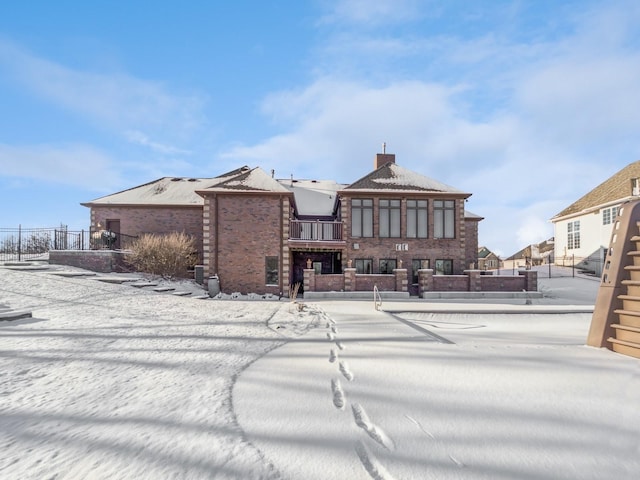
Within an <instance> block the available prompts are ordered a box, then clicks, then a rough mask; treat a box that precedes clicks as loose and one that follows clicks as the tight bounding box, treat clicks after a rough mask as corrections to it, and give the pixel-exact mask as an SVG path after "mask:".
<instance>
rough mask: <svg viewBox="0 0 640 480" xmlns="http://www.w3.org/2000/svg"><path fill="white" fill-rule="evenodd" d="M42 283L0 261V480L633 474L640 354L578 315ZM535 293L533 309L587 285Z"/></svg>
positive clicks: (639, 447)
mask: <svg viewBox="0 0 640 480" xmlns="http://www.w3.org/2000/svg"><path fill="white" fill-rule="evenodd" d="M66 270H69V269H66ZM54 273H62V272H56V270H51V271H14V270H9V269H3V268H0V309H1V307H2V306H3V305H4V306H5V308H6V307H9V308H11V309H15V310H23V309H29V310H31V311H33V316H34V318H33V319H21V320H16V321H13V322H0V335H1V336H2V343H1V346H0V352H1V353H2V357H3V368H2V370H1V371H0V372H1V373H0V378H1V379H2V380H1V381H0V422H1V426H2V428H0V446H1V447H2V453H1V454H0V478H20V479H41V478H57V479H76V478H78V479H80V478H82V479H84V478H92V479H106V478H115V479H134V478H135V479H157V478H190V479H191V478H193V479H198V478H221V479H228V478H229V479H231V478H233V479H280V478H282V479H314V478H322V479H354V480H355V479H371V478H375V479H392V478H394V479H415V478H419V479H428V478H434V479H453V478H464V479H489V478H491V479H502V478H504V479H507V478H513V479H524V478H531V479H533V478H555V479H575V478H581V479H596V478H620V479H632V478H633V479H635V478H638V476H639V475H640V429H639V428H638V425H640V411H639V410H638V409H637V399H638V398H639V397H640V361H638V360H637V359H633V358H629V357H625V356H622V355H618V354H615V353H613V352H610V351H608V350H604V349H595V348H590V347H586V346H584V341H585V338H586V334H587V331H588V328H589V322H590V320H591V315H590V314H589V313H553V314H536V313H527V312H526V310H525V311H524V313H503V314H499V313H475V312H476V311H477V310H481V309H476V308H475V307H474V306H473V305H472V304H467V307H468V308H469V310H470V311H469V312H468V313H457V314H452V313H448V312H447V311H446V305H447V304H446V303H445V302H440V303H438V304H437V305H438V306H439V307H440V308H442V309H443V311H441V312H436V313H429V312H425V311H421V310H423V309H422V308H421V307H422V306H426V305H427V303H426V302H415V301H414V302H393V303H390V302H384V304H383V309H386V310H388V311H386V312H385V311H376V310H374V309H373V304H372V302H364V301H322V302H317V303H315V304H313V305H306V307H305V308H304V309H303V310H302V311H299V309H298V308H297V305H292V304H290V303H289V302H285V301H266V300H252V301H247V300H213V299H208V300H198V299H195V298H191V297H177V296H175V295H172V294H171V292H164V291H154V290H153V289H152V288H154V287H151V286H149V287H139V288H135V287H131V286H130V285H128V284H126V283H124V284H113V283H105V282H101V281H97V280H96V279H95V277H90V276H82V277H71V276H63V275H60V274H58V275H56V274H54ZM114 277H117V276H114ZM133 277H134V276H129V277H128V279H129V280H132V279H133ZM144 280H148V279H144ZM138 281H140V279H138ZM539 282H540V284H541V290H542V291H543V292H545V298H544V299H542V300H534V303H535V302H538V303H540V304H541V305H544V304H547V305H561V304H562V303H561V302H562V300H563V299H565V302H564V303H565V305H566V304H567V303H568V304H575V305H582V306H584V303H585V302H586V301H588V300H591V301H593V299H594V298H595V294H594V292H595V289H594V286H597V285H598V282H595V281H593V280H585V279H581V278H557V279H540V281H539ZM585 282H589V283H585ZM158 283H159V284H160V286H167V284H165V283H161V282H158ZM173 286H174V287H175V289H176V290H188V289H189V288H191V289H192V291H193V294H194V295H195V294H196V293H197V291H198V287H197V286H194V285H193V284H191V287H189V286H188V282H183V284H179V285H178V284H177V285H173ZM574 291H575V292H578V293H576V294H572V292H574ZM585 292H589V293H588V294H587V293H585ZM554 293H555V296H554V295H553V294H554ZM587 297H590V298H587ZM567 299H568V300H567ZM428 303H431V302H428ZM511 307H513V305H511ZM492 308H493V309H494V310H495V309H496V308H497V306H496V305H493V307H492ZM525 308H526V306H525V305H522V310H521V312H522V311H523V310H524V309H525ZM389 311H393V312H394V313H389ZM566 311H568V312H571V311H572V307H570V306H569V307H566ZM576 311H579V309H576Z"/></svg>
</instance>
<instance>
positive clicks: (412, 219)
mask: <svg viewBox="0 0 640 480" xmlns="http://www.w3.org/2000/svg"><path fill="white" fill-rule="evenodd" d="M427 212H428V211H427V201H426V200H407V238H427V219H428V217H427V214H428V213H427Z"/></svg>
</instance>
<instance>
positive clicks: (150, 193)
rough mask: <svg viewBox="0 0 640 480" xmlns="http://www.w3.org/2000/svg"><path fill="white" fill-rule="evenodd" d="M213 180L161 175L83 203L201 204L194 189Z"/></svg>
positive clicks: (202, 186) (200, 198)
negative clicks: (147, 181) (149, 180)
mask: <svg viewBox="0 0 640 480" xmlns="http://www.w3.org/2000/svg"><path fill="white" fill-rule="evenodd" d="M215 181H216V180H215V179H213V178H186V177H163V178H159V179H158V180H154V181H153V182H149V183H145V184H144V185H139V186H137V187H133V188H129V189H127V190H123V191H121V192H117V193H113V194H111V195H107V196H105V197H100V198H97V199H95V200H92V201H90V202H87V203H83V205H85V206H86V205H187V206H188V205H194V206H195V205H202V204H203V199H202V197H201V196H199V195H198V194H197V193H196V190H199V189H202V188H206V187H208V186H210V185H211V184H212V183H215Z"/></svg>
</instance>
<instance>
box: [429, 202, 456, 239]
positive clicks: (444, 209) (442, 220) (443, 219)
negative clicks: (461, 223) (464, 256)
mask: <svg viewBox="0 0 640 480" xmlns="http://www.w3.org/2000/svg"><path fill="white" fill-rule="evenodd" d="M433 217H434V218H433V229H434V232H433V236H434V237H435V238H455V236H456V202H455V200H434V201H433Z"/></svg>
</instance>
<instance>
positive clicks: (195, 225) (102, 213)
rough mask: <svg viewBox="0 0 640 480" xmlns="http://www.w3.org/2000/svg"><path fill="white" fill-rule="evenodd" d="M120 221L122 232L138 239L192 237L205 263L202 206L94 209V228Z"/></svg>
mask: <svg viewBox="0 0 640 480" xmlns="http://www.w3.org/2000/svg"><path fill="white" fill-rule="evenodd" d="M107 220H120V232H121V233H123V234H125V235H133V236H139V235H142V234H145V233H158V234H163V233H171V232H185V233H186V234H188V235H192V236H193V237H194V240H195V245H196V248H197V250H198V254H199V257H200V260H199V261H201V260H202V206H199V205H198V206H194V207H179V206H176V207H153V206H144V207H127V206H114V207H96V206H94V207H91V225H93V226H94V228H95V227H97V225H98V224H100V225H102V226H103V227H104V225H106V222H107Z"/></svg>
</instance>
